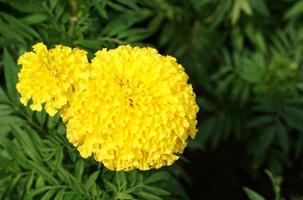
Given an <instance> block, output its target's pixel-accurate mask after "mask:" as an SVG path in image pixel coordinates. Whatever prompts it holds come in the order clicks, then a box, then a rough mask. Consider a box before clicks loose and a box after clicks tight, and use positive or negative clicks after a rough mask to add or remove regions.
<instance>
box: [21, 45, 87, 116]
mask: <svg viewBox="0 0 303 200" xmlns="http://www.w3.org/2000/svg"><path fill="white" fill-rule="evenodd" d="M18 64H20V65H22V68H21V71H20V72H19V74H18V77H19V82H18V84H17V90H18V91H19V93H20V94H21V98H20V101H21V103H23V104H24V105H26V104H27V102H28V101H29V100H32V104H31V105H30V108H31V109H32V110H37V111H41V109H42V105H43V104H45V106H44V108H45V110H46V112H47V113H48V114H49V115H51V116H53V115H54V114H55V113H56V112H57V111H58V109H60V108H61V107H62V106H64V105H65V104H66V103H67V101H68V98H69V96H70V95H71V92H73V84H75V83H77V82H78V81H79V80H81V79H83V78H85V77H86V78H87V76H88V72H87V67H88V66H89V63H88V60H87V57H86V52H85V51H83V50H80V49H77V48H74V49H72V48H70V47H65V46H62V45H58V46H56V47H55V48H53V49H50V50H48V49H47V47H46V46H45V45H44V44H42V43H38V44H36V45H34V46H33V52H26V53H24V54H23V55H22V56H21V57H20V58H19V60H18Z"/></svg>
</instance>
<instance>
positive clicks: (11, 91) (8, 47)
mask: <svg viewBox="0 0 303 200" xmlns="http://www.w3.org/2000/svg"><path fill="white" fill-rule="evenodd" d="M302 20H303V1H302V0H166V1H165V0H69V1H68V0H43V1H42V0H28V1H25V0H24V1H22V0H0V70H1V71H0V73H1V74H0V78H1V82H0V83H1V90H0V199H140V200H141V199H147V200H148V199H151V200H155V199H156V200H157V199H165V200H166V199H197V200H198V199H199V200H200V199H202V200H211V199H220V200H222V199H248V196H250V199H251V200H261V199H262V198H263V197H264V198H266V199H275V200H282V199H283V198H284V199H291V200H300V199H303V175H302V172H303V170H302V161H303V157H302V156H303V107H302V105H303V95H302V94H303V76H302V58H303V57H302V55H303V54H302V53H303V27H302V24H303V23H302V22H303V21H302ZM40 41H42V42H44V43H45V44H46V45H47V46H49V47H53V46H54V45H56V44H65V45H69V46H73V47H80V48H82V49H85V50H87V51H89V56H90V57H92V56H93V53H94V52H95V51H96V50H98V49H101V48H115V47H117V46H118V45H122V44H130V45H133V46H135V45H136V46H152V47H155V48H156V49H158V50H159V52H160V53H161V54H165V55H173V56H175V57H176V58H177V59H178V62H179V63H180V64H182V65H183V66H184V68H185V70H186V72H187V73H188V74H189V76H190V82H191V83H192V84H193V87H194V90H195V92H196V94H197V102H198V104H199V106H200V112H199V114H198V122H199V123H198V129H199V132H198V134H197V137H196V139H195V140H193V141H190V142H189V144H188V148H187V149H186V151H185V153H184V154H183V155H182V157H181V159H180V160H179V161H178V162H177V163H176V164H174V165H173V166H172V167H168V168H163V169H161V170H152V171H149V172H144V173H143V172H140V171H133V172H130V173H114V172H110V171H108V170H106V169H104V167H103V166H102V165H100V164H98V163H96V162H95V161H93V160H92V159H89V160H83V159H81V158H80V157H79V155H78V153H77V151H76V150H75V148H74V147H72V146H71V145H69V144H68V143H67V141H66V139H65V137H64V134H65V128H64V125H63V124H62V122H61V121H60V119H59V118H58V116H56V117H54V118H50V117H48V116H47V115H46V114H45V112H42V113H33V112H31V111H30V110H29V109H28V108H24V107H23V106H22V105H20V104H19V103H18V95H17V92H16V90H15V84H16V81H17V72H18V70H19V66H17V65H16V60H17V58H18V56H19V55H20V54H22V53H23V52H24V51H26V50H30V49H31V46H32V45H33V44H35V43H36V42H40ZM248 188H250V189H248ZM253 190H254V191H255V192H253ZM245 191H246V193H247V194H245ZM257 193H259V194H260V195H262V196H263V197H261V196H260V195H258V194H257Z"/></svg>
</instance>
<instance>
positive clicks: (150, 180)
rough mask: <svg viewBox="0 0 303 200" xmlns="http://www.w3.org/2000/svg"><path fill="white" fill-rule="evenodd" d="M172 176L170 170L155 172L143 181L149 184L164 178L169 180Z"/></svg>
mask: <svg viewBox="0 0 303 200" xmlns="http://www.w3.org/2000/svg"><path fill="white" fill-rule="evenodd" d="M169 177H170V175H169V173H168V172H155V173H153V174H152V175H150V176H149V177H148V178H146V179H145V180H144V181H143V183H144V184H146V185H148V184H151V183H156V182H159V181H163V180H168V179H169Z"/></svg>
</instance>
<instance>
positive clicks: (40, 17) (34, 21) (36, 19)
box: [21, 13, 49, 25]
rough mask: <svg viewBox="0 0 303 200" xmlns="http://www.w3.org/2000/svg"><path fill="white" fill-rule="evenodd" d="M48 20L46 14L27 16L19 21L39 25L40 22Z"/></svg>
mask: <svg viewBox="0 0 303 200" xmlns="http://www.w3.org/2000/svg"><path fill="white" fill-rule="evenodd" d="M48 18H49V16H48V15H47V14H44V13H37V14H32V15H28V16H26V17H24V18H22V19H21V21H22V22H23V23H25V24H28V25H33V24H41V23H42V22H44V21H46V20H47V19H48Z"/></svg>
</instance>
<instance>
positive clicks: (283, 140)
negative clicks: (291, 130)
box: [275, 121, 289, 154]
mask: <svg viewBox="0 0 303 200" xmlns="http://www.w3.org/2000/svg"><path fill="white" fill-rule="evenodd" d="M275 127H276V137H277V140H278V143H279V144H280V146H281V147H282V150H283V152H284V153H285V154H287V153H288V150H289V138H288V134H287V130H286V127H285V126H284V125H283V124H282V123H281V122H280V121H277V122H276V124H275Z"/></svg>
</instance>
